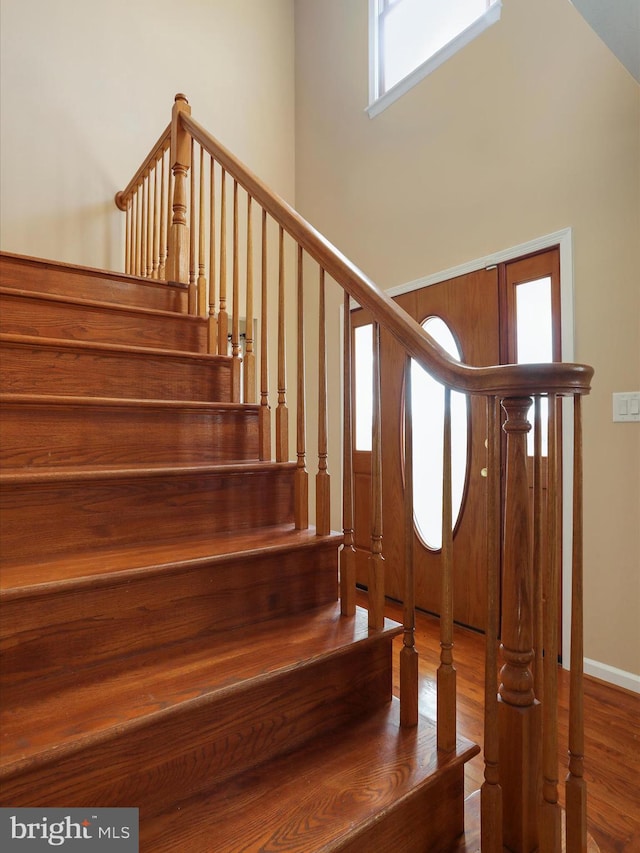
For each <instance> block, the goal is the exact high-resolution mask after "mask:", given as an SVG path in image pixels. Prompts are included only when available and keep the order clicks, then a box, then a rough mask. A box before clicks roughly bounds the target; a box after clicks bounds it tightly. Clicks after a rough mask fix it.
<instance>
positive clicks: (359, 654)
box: [0, 637, 391, 820]
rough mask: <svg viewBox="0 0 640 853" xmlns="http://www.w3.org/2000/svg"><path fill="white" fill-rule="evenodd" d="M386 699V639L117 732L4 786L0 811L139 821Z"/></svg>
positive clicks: (388, 669)
mask: <svg viewBox="0 0 640 853" xmlns="http://www.w3.org/2000/svg"><path fill="white" fill-rule="evenodd" d="M390 698H391V640H390V639H389V638H388V637H386V638H384V639H382V640H377V641H367V642H364V643H360V644H357V645H356V646H351V647H350V648H349V650H348V651H347V652H344V653H342V654H341V655H338V656H333V657H331V658H329V659H325V660H321V661H319V662H315V663H312V664H309V663H307V664H306V665H304V666H301V667H300V668H297V669H295V670H292V671H289V672H286V673H284V674H281V675H279V676H277V677H273V678H268V679H255V680H253V681H251V682H249V683H248V684H247V685H246V686H245V687H244V688H243V689H240V690H237V691H233V692H231V693H229V694H225V695H224V697H221V698H220V699H219V700H218V701H215V702H209V703H206V704H203V703H200V704H199V706H197V707H186V708H185V707H184V706H183V707H182V709H181V712H180V713H179V714H173V715H171V718H167V717H165V718H164V719H156V721H155V722H154V724H153V725H149V726H147V727H146V728H143V729H140V728H138V729H135V730H134V729H127V728H126V727H125V728H124V729H120V733H119V735H114V736H113V738H109V739H108V740H105V741H104V742H102V743H98V744H97V743H92V744H91V747H90V749H85V750H83V751H80V752H77V753H74V754H72V755H69V756H67V757H66V758H65V757H60V758H58V760H55V761H51V762H50V763H48V764H47V765H46V766H41V767H33V768H32V769H31V770H25V771H24V772H22V773H21V774H19V775H16V776H14V777H13V778H6V779H4V780H3V784H2V794H1V800H0V802H1V804H2V805H8V804H11V806H13V807H26V806H39V807H46V806H53V805H59V804H60V803H73V805H74V806H87V807H88V806H92V805H95V804H96V803H100V805H101V806H103V807H104V806H125V805H130V804H131V803H135V804H136V806H137V807H139V808H140V817H141V819H142V820H144V819H146V818H148V817H149V816H150V815H152V814H155V813H157V812H158V811H160V810H162V809H164V808H167V807H169V806H171V804H172V803H175V802H176V801H178V800H180V799H182V798H184V797H187V796H190V795H192V794H195V793H197V792H199V791H201V790H204V789H205V788H206V787H209V786H211V784H212V782H215V784H219V783H223V782H224V781H225V779H228V778H230V777H231V776H232V775H234V776H235V775H237V774H239V773H243V772H246V771H247V770H249V769H250V768H251V767H254V766H256V765H258V764H259V763H262V762H265V761H268V760H270V759H273V758H274V757H275V756H277V755H278V754H279V753H280V752H282V751H288V750H290V749H293V748H296V747H297V746H300V745H301V744H303V743H305V742H307V741H308V740H309V739H310V738H312V737H314V736H316V735H319V734H321V733H325V732H329V731H332V730H334V729H335V728H337V727H338V726H339V725H342V724H345V723H346V722H347V721H348V720H350V719H354V718H358V717H359V716H360V715H361V714H363V713H366V712H369V711H371V709H372V708H376V707H381V706H382V705H383V704H384V703H385V702H387V701H389V699H390ZM103 713H104V709H103ZM107 713H108V710H107Z"/></svg>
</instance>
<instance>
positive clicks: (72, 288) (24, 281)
mask: <svg viewBox="0 0 640 853" xmlns="http://www.w3.org/2000/svg"><path fill="white" fill-rule="evenodd" d="M0 285H2V286H3V287H11V288H17V289H18V290H32V291H36V292H38V293H48V294H58V295H60V296H75V297H78V298H80V299H95V298H96V295H97V294H98V293H99V294H100V296H99V298H100V301H102V302H116V303H118V304H120V305H135V306H138V307H140V308H151V309H157V310H160V311H175V312H177V313H180V314H186V313H187V289H186V287H185V286H184V285H180V284H176V283H171V284H169V283H167V282H159V281H153V280H150V279H144V278H140V277H137V276H128V275H122V274H119V273H113V272H106V271H105V270H99V269H92V268H91V267H81V266H75V265H73V264H62V263H58V262H56V261H44V260H41V259H39V258H31V257H27V256H25V255H14V254H10V253H9V252H0Z"/></svg>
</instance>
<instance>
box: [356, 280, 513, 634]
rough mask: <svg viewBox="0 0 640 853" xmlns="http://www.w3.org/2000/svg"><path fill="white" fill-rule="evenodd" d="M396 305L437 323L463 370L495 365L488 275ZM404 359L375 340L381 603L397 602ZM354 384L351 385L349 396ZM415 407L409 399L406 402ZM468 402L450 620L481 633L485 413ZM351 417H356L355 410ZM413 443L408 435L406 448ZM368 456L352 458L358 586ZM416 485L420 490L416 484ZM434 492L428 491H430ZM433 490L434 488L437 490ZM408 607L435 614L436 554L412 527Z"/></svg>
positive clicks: (495, 315) (492, 286) (388, 341)
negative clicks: (411, 600)
mask: <svg viewBox="0 0 640 853" xmlns="http://www.w3.org/2000/svg"><path fill="white" fill-rule="evenodd" d="M397 302H398V303H399V304H400V305H401V306H402V307H403V308H404V309H405V310H406V311H407V312H408V313H409V314H411V316H413V317H414V318H415V319H416V320H417V321H418V322H419V323H423V322H424V321H425V320H427V319H428V318H430V317H439V318H441V320H443V321H444V323H446V325H447V326H448V328H449V329H450V331H451V332H452V334H453V337H454V339H455V341H456V344H457V347H458V350H459V352H460V355H461V358H462V360H463V361H464V362H466V363H467V364H471V365H475V366H484V365H490V364H498V363H499V361H500V348H499V339H500V335H499V309H498V306H499V299H498V272H497V269H496V268H493V269H489V270H479V271H477V272H473V273H470V274H468V275H464V276H460V277H457V278H455V279H451V280H449V281H445V282H441V283H439V284H435V285H431V286H429V287H425V288H422V289H420V290H416V291H412V292H411V293H407V294H404V295H402V296H399V297H397ZM368 323H370V318H369V317H368V316H367V314H366V312H364V311H362V310H357V311H355V312H354V314H353V325H354V327H359V326H366V325H367V324H368ZM404 359H405V355H404V351H403V349H402V347H401V346H400V345H399V344H398V343H397V342H396V341H395V340H394V339H393V338H392V337H391V336H390V335H388V334H386V333H384V332H383V333H382V335H381V365H382V368H381V394H382V396H381V399H382V448H383V449H382V479H383V555H384V559H385V592H386V595H388V596H390V597H392V598H396V599H402V596H403V582H402V577H403V571H402V564H403V559H404V516H403V512H404V509H403V501H404V484H403V474H402V468H403V458H402V454H403V449H402V439H401V436H402V417H403V409H404V378H403V375H404ZM357 383H358V378H357V377H356V393H357ZM414 399H415V397H414ZM468 399H469V403H468V405H469V409H468V417H467V423H468V439H467V457H466V466H465V471H466V476H465V483H464V490H463V497H462V504H461V509H460V513H459V516H458V519H457V523H456V524H455V532H454V540H453V554H454V567H455V568H454V572H455V578H454V619H455V620H456V621H457V622H459V623H461V624H464V625H470V626H472V627H475V628H480V629H483V628H484V625H485V609H486V605H485V601H486V579H485V574H486V570H485V565H486V540H485V528H486V522H485V486H486V480H485V478H484V477H483V468H484V467H485V466H486V448H485V439H486V413H485V403H484V400H483V399H472V398H468ZM356 417H358V412H357V407H356ZM420 441H421V436H420V435H419V434H414V445H416V444H417V443H419V442H420ZM370 465H371V462H370V452H369V451H368V450H362V449H359V448H358V444H357V443H356V446H355V450H354V466H355V489H354V491H355V541H356V548H357V550H358V553H359V556H358V560H357V566H358V569H357V579H358V583H360V584H362V585H364V586H367V585H368V576H367V568H368V567H367V556H368V554H367V551H368V550H369V548H370V513H369V507H370V500H371V498H370V491H371V481H370ZM419 485H424V483H421V484H419ZM434 485H436V484H434ZM437 487H438V488H440V487H441V483H438V484H437ZM414 537H415V539H414V554H415V573H416V603H417V605H418V607H420V608H422V609H424V610H427V611H429V612H432V613H439V610H440V591H441V551H440V549H439V547H433V546H431V547H430V545H429V544H428V543H427V542H426V541H425V539H424V537H423V536H422V535H420V534H419V533H418V531H417V529H416V527H415V526H414Z"/></svg>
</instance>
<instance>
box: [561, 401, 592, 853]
mask: <svg viewBox="0 0 640 853" xmlns="http://www.w3.org/2000/svg"><path fill="white" fill-rule="evenodd" d="M573 415H574V419H573V543H572V564H573V565H572V575H571V674H570V681H569V774H568V776H567V780H566V786H565V793H566V804H567V827H566V828H567V833H566V838H567V851H568V853H581V851H585V850H586V849H587V783H586V781H585V778H584V701H583V690H584V687H583V667H584V647H583V646H584V639H583V599H582V595H583V584H582V582H583V575H582V557H583V554H582V535H583V530H582V400H581V397H579V396H576V397H575V398H574V412H573Z"/></svg>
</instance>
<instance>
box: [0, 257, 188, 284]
mask: <svg viewBox="0 0 640 853" xmlns="http://www.w3.org/2000/svg"><path fill="white" fill-rule="evenodd" d="M3 261H4V262H6V263H7V264H16V265H17V266H20V267H24V268H25V269H28V268H31V269H40V270H55V271H58V272H60V273H63V274H65V275H81V276H90V277H91V278H97V279H103V280H105V281H122V282H126V283H127V284H132V285H137V284H141V285H145V286H148V287H152V288H162V289H164V288H166V287H171V288H176V289H177V290H187V289H188V287H189V285H188V284H185V283H183V282H179V281H166V280H165V279H157V278H156V279H154V278H147V277H146V276H139V275H129V274H128V273H122V272H113V271H110V270H104V269H100V268H99V267H88V266H83V265H82V264H70V263H67V262H66V261H54V260H51V259H48V258H36V257H33V256H32V255H21V254H17V253H15V252H5V251H2V252H0V262H3Z"/></svg>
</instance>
